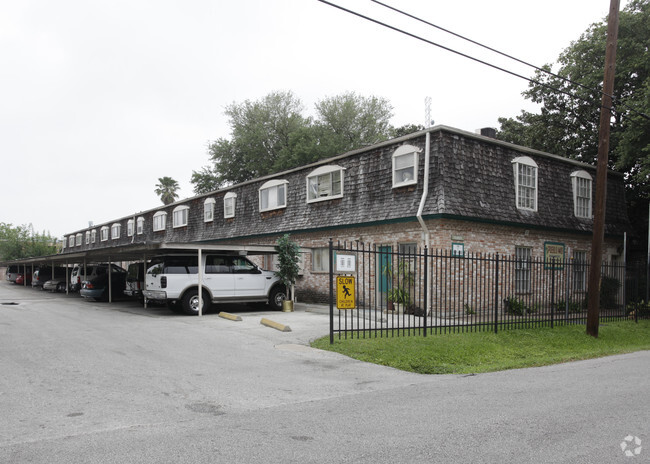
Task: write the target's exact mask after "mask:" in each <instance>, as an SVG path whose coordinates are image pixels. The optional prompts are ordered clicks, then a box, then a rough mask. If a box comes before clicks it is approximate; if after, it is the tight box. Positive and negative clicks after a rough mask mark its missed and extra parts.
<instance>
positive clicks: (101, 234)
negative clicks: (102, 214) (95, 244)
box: [99, 226, 109, 242]
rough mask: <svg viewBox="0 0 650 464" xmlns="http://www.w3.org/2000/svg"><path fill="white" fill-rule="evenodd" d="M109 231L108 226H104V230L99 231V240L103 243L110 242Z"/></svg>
mask: <svg viewBox="0 0 650 464" xmlns="http://www.w3.org/2000/svg"><path fill="white" fill-rule="evenodd" d="M108 231H109V227H108V226H102V228H101V229H100V231H99V240H101V241H102V242H105V241H106V240H108Z"/></svg>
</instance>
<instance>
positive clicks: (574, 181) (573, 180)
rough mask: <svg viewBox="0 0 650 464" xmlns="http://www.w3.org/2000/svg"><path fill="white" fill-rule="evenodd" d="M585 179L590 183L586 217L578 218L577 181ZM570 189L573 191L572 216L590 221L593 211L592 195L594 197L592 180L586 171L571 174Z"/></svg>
mask: <svg viewBox="0 0 650 464" xmlns="http://www.w3.org/2000/svg"><path fill="white" fill-rule="evenodd" d="M579 178H580V179H586V180H588V181H589V182H590V184H591V185H590V187H589V208H588V211H587V216H580V215H578V179H579ZM571 187H572V189H573V214H574V215H575V217H578V218H582V219H591V218H593V217H594V216H593V210H592V203H593V195H594V179H593V178H592V177H591V175H590V174H589V173H588V172H587V171H583V170H581V171H574V172H572V173H571Z"/></svg>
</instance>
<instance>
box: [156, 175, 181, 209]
mask: <svg viewBox="0 0 650 464" xmlns="http://www.w3.org/2000/svg"><path fill="white" fill-rule="evenodd" d="M177 190H178V182H176V181H175V180H174V179H172V178H171V177H159V178H158V183H157V184H156V190H154V192H155V193H156V195H158V196H159V197H160V200H161V201H162V202H163V204H165V205H168V204H170V203H174V201H176V199H177V198H178V193H176V191H177Z"/></svg>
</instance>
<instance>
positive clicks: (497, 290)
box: [494, 253, 499, 333]
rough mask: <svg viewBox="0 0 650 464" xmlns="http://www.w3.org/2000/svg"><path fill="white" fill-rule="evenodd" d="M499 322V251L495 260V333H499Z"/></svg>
mask: <svg viewBox="0 0 650 464" xmlns="http://www.w3.org/2000/svg"><path fill="white" fill-rule="evenodd" d="M498 322H499V253H497V256H496V260H495V261H494V333H497V331H498V329H497V327H498Z"/></svg>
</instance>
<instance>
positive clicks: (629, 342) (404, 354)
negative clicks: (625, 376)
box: [312, 320, 650, 374]
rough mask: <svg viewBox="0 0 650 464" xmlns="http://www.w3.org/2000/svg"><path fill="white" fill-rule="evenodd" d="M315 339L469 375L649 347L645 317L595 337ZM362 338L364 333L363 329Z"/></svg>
mask: <svg viewBox="0 0 650 464" xmlns="http://www.w3.org/2000/svg"><path fill="white" fill-rule="evenodd" d="M366 336H367V337H368V338H356V334H355V338H354V339H353V338H350V337H349V335H348V338H347V339H338V338H335V340H334V344H333V345H330V343H329V336H328V337H323V338H320V339H318V340H315V341H314V342H313V343H312V346H313V347H315V348H320V349H323V350H330V351H336V352H338V353H341V354H344V355H346V356H349V357H351V358H354V359H358V360H361V361H367V362H371V363H375V364H381V365H384V366H390V367H394V368H396V369H401V370H405V371H410V372H417V373H420V374H470V373H480V372H494V371H501V370H506V369H519V368H523V367H534V366H546V365H549V364H558V363H564V362H569V361H576V360H580V359H590V358H598V357H602V356H610V355H614V354H622V353H630V352H633V351H641V350H650V320H642V321H639V323H638V324H637V323H635V322H633V321H616V322H606V323H602V322H601V323H600V327H599V332H598V338H593V337H591V336H589V335H587V334H586V333H585V326H584V325H564V326H559V327H556V328H554V329H550V328H536V329H515V330H507V331H506V330H504V331H500V332H499V333H496V334H495V333H493V332H472V333H456V334H443V335H440V334H439V335H428V336H427V337H423V336H421V335H416V336H399V337H398V336H394V337H393V336H391V335H390V333H389V334H388V336H386V334H384V336H383V338H375V333H374V332H372V333H367V334H366ZM362 337H363V334H362Z"/></svg>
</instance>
